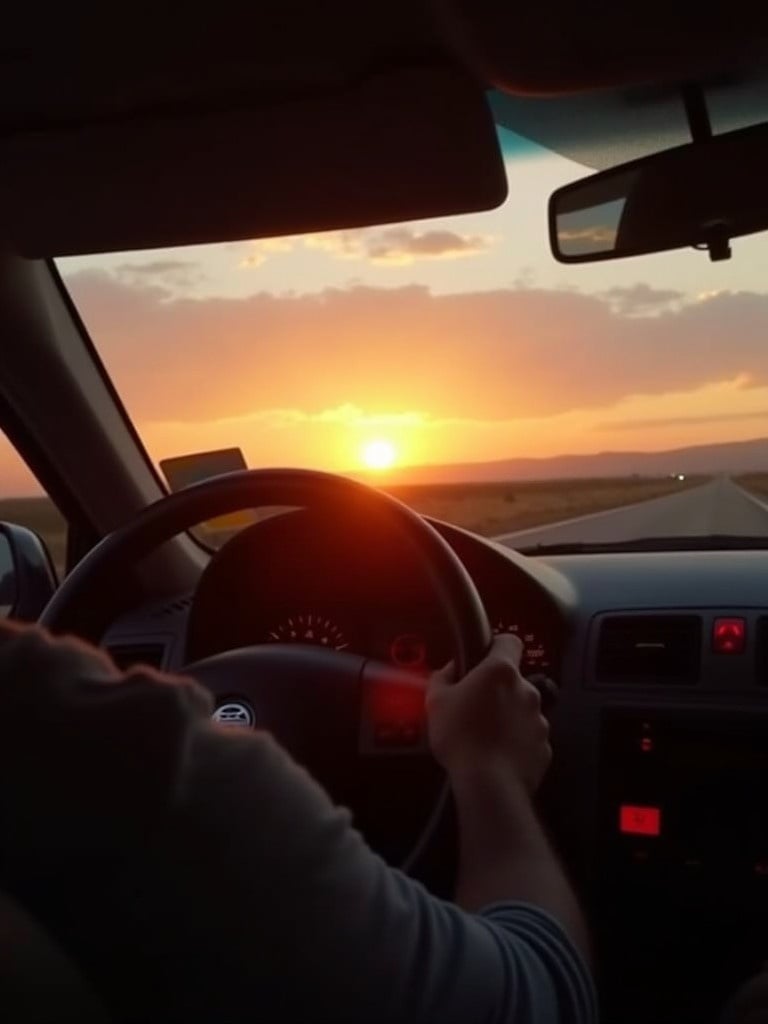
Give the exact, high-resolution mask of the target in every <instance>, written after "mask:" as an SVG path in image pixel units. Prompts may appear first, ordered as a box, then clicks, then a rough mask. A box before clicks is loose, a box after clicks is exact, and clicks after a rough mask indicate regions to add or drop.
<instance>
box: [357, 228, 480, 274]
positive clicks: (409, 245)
mask: <svg viewBox="0 0 768 1024" xmlns="http://www.w3.org/2000/svg"><path fill="white" fill-rule="evenodd" d="M492 244H493V239H492V238H489V237H488V236H487V235H460V234H457V233H456V232H455V231H423V232H421V233H419V232H416V231H412V230H411V229H410V228H390V229H388V230H387V231H382V232H381V233H380V234H379V235H377V236H374V237H373V238H372V239H371V240H370V241H369V243H368V246H367V250H366V253H367V256H368V258H369V259H370V260H371V262H372V263H389V264H395V265H398V266H402V265H404V264H408V263H413V262H414V260H417V259H443V260H444V259H456V258H458V257H462V256H475V255H477V254H479V253H483V252H486V251H487V250H488V249H489V248H490V247H491V245H492Z"/></svg>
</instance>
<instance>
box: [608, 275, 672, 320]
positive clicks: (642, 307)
mask: <svg viewBox="0 0 768 1024" xmlns="http://www.w3.org/2000/svg"><path fill="white" fill-rule="evenodd" d="M601 295H602V296H603V297H604V298H605V299H606V300H607V301H608V302H609V303H610V304H611V305H612V306H613V308H614V309H615V310H616V311H617V312H618V313H620V314H622V315H624V316H633V315H635V314H639V315H648V314H650V313H656V312H658V311H659V310H661V309H662V308H663V307H665V306H670V305H672V304H673V303H679V302H681V301H682V300H683V299H684V298H685V295H684V293H683V292H679V291H675V290H674V289H672V288H651V286H650V285H647V284H642V283H638V284H635V285H632V286H631V287H629V288H620V287H614V288H608V290H607V291H604V292H602V293H601Z"/></svg>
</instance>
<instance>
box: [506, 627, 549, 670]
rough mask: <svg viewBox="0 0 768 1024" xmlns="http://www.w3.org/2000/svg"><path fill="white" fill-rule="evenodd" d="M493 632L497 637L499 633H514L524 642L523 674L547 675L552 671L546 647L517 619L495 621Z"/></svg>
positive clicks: (521, 666) (521, 665)
mask: <svg viewBox="0 0 768 1024" xmlns="http://www.w3.org/2000/svg"><path fill="white" fill-rule="evenodd" d="M493 632H494V634H495V635H497V636H498V634H499V633H514V634H515V636H519V637H520V639H521V640H522V641H523V649H524V650H523V660H522V662H521V664H520V668H521V669H522V671H523V674H527V675H533V673H534V672H541V673H542V674H544V675H546V674H548V673H549V672H550V671H551V670H552V656H551V654H550V652H549V651H548V650H547V648H546V645H545V644H544V642H543V641H542V640H541V639H540V638H539V637H538V636H537V635H536V633H534V632H533V630H531V629H529V628H528V626H526V625H525V623H522V622H520V621H518V620H516V619H507V618H499V619H495V620H494V622H493Z"/></svg>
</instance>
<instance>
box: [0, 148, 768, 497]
mask: <svg viewBox="0 0 768 1024" xmlns="http://www.w3.org/2000/svg"><path fill="white" fill-rule="evenodd" d="M583 173H585V172H584V169H583V168H578V167H576V165H573V164H569V163H568V162H567V161H565V160H562V159H560V158H557V157H553V156H544V155H540V156H539V157H537V158H535V159H528V160H526V161H523V162H522V163H521V164H517V163H515V164H514V165H509V166H508V174H509V178H510V198H509V200H508V202H507V203H506V204H505V206H504V207H502V208H501V209H500V210H497V211H491V212H489V213H486V214H479V215H473V216H468V217H459V218H452V219H450V220H444V221H434V222H421V223H418V224H411V225H398V226H390V227H383V228H371V229H367V230H364V231H349V232H330V233H327V234H325V235H319V236H312V237H309V238H288V239H272V240H267V241H262V242H256V243H253V242H243V243H235V244H225V245H218V246H206V247H203V246H197V247H194V248H191V249H183V250H164V251H156V252H151V253H129V254H112V255H108V256H99V257H92V258H91V257H81V258H77V259H73V260H66V261H61V262H60V268H61V269H62V272H63V275H64V277H65V281H66V283H67V285H68V287H69V288H70V290H71V292H72V294H73V297H74V299H75V301H76V303H77V305H78V307H79V308H80V310H81V313H82V315H83V317H84V320H85V323H86V325H87V327H88V329H89V331H90V333H91V335H92V337H93V338H94V340H95V342H96V345H97V348H98V349H99V351H100V352H101V354H102V357H103V359H104V361H105V364H106V366H107V369H108V371H109V372H110V374H111V375H112V377H113V379H114V381H115V383H116V385H117V387H118V390H119V391H120V392H121V394H122V395H123V397H124V400H125V402H126V405H127V408H128V411H129V413H130V414H131V416H132V417H133V418H134V420H135V422H136V424H137V426H138V428H139V431H140V433H141V435H142V437H143V438H144V440H145V443H146V444H147V446H148V449H149V451H150V453H151V455H152V456H153V457H154V458H155V459H161V458H165V457H169V456H173V455H179V454H186V453H189V452H191V451H195V450H205V449H212V448H217V447H222V446H231V445H235V446H240V447H242V448H243V450H244V452H245V455H246V458H247V460H248V462H249V464H250V465H253V466H261V465H299V466H313V467H318V468H326V469H331V470H340V471H353V470H358V469H359V468H360V466H361V451H362V449H363V448H364V446H365V445H366V444H368V443H369V442H371V441H372V440H386V441H389V442H391V443H392V445H393V446H394V447H395V448H396V450H397V454H398V461H399V462H400V463H401V464H404V465H405V464H424V463H430V464H435V463H451V462H467V461H486V460H498V459H504V458H511V457H517V456H534V457H535V456H550V455H557V454H563V453H586V452H597V451H602V450H609V449H613V450H616V449H619V450H621V449H623V450H629V449H639V450H659V449H663V448H671V447H678V446H683V445H688V444H698V443H711V442H715V441H728V440H739V439H744V438H749V437H756V436H762V435H766V436H768V346H767V345H766V342H765V339H766V337H767V336H768V295H766V294H765V293H764V291H763V285H762V273H761V271H760V268H761V267H762V266H764V265H765V255H766V251H767V250H768V242H767V241H766V240H765V238H764V237H763V236H755V237H754V238H751V239H743V240H740V241H739V242H738V243H737V244H736V245H735V246H734V259H733V260H732V261H730V262H729V263H725V264H715V265H713V264H710V263H709V262H708V261H707V260H706V258H705V257H704V256H703V255H702V254H701V253H693V252H685V253H673V254H667V255H664V256H660V257H647V258H644V259H643V258H641V259H635V260H623V261H617V262H616V263H601V264H598V265H594V266H587V267H583V268H582V267H562V266H560V265H558V264H556V263H555V261H554V260H553V259H552V257H551V256H550V255H549V252H548V249H547V241H546V231H545V216H544V214H545V209H546V200H547V198H548V195H549V193H550V192H551V190H552V189H553V188H555V187H557V186H558V185H559V184H562V183H563V182H564V181H567V180H572V179H573V178H574V177H576V176H580V175H582V174H583ZM6 458H7V456H6ZM0 461H1V462H2V463H3V464H5V462H6V459H5V458H3V457H2V452H0ZM14 473H15V470H13V469H12V468H11V467H9V468H7V469H6V474H5V475H6V480H8V485H7V486H6V490H9V489H10V488H12V487H16V486H17V483H16V480H17V477H16V476H15V475H14ZM18 486H20V485H18Z"/></svg>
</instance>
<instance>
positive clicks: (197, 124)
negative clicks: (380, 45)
mask: <svg viewBox="0 0 768 1024" xmlns="http://www.w3.org/2000/svg"><path fill="white" fill-rule="evenodd" d="M506 188H507V186H506V176H505V173H504V165H503V160H502V156H501V152H500V149H499V144H498V140H497V135H496V129H495V125H494V123H493V119H492V116H491V114H490V111H489V109H488V105H487V103H486V99H485V95H484V93H483V91H482V90H481V89H480V88H479V87H478V86H477V84H476V83H473V82H472V81H471V80H470V79H468V78H467V77H465V76H463V75H462V74H460V73H458V72H454V71H452V70H450V69H447V68H446V69H443V68H435V69H419V70H409V71H402V72H397V73H394V74H387V75H381V76H378V77H375V78H371V79H367V80H362V81H360V82H359V83H358V84H357V85H356V86H355V87H353V88H349V89H346V90H344V91H340V92H334V93H333V94H325V95H318V96H316V97H314V98H312V99H302V100H301V101H298V100H296V101H291V102H283V103H280V104H277V103H275V104H272V105H269V106H267V107H262V108H260V109H239V110H235V109H230V110H228V111H226V112H207V113H196V114H191V113H187V114H185V115H184V116H182V115H176V116H174V117H159V116H157V117H154V118H149V117H143V118H141V119H136V118H134V119H125V120H122V121H121V122H120V123H116V122H109V123H100V124H80V125H78V126H70V127H66V128H64V127H57V128H55V129H49V130H46V131H38V132H35V133H28V134H18V135H15V136H14V137H11V138H7V139H6V140H4V141H3V142H2V143H0V225H2V227H0V231H1V232H2V233H3V235H4V236H5V238H4V241H5V243H6V244H10V246H11V247H13V248H14V249H15V250H16V251H18V252H20V253H21V254H23V255H25V256H29V257H41V256H63V255H74V254H83V253H94V252H107V251H117V250H127V249H149V248H153V247H158V246H175V245H188V244H195V243H204V242H213V241H230V240H239V239H245V238H259V237H269V236H275V235H284V234H295V233H299V232H301V233H304V232H311V231H323V230H328V229H339V228H352V227H362V226H365V225H370V224H381V223H387V222H395V221H403V220H412V219H421V218H427V217H437V216H444V215H450V214H458V213H465V212H466V213H468V212H472V211H477V210H485V209H490V208H492V207H495V206H498V205H499V204H500V203H501V202H503V200H504V198H505V196H506Z"/></svg>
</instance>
